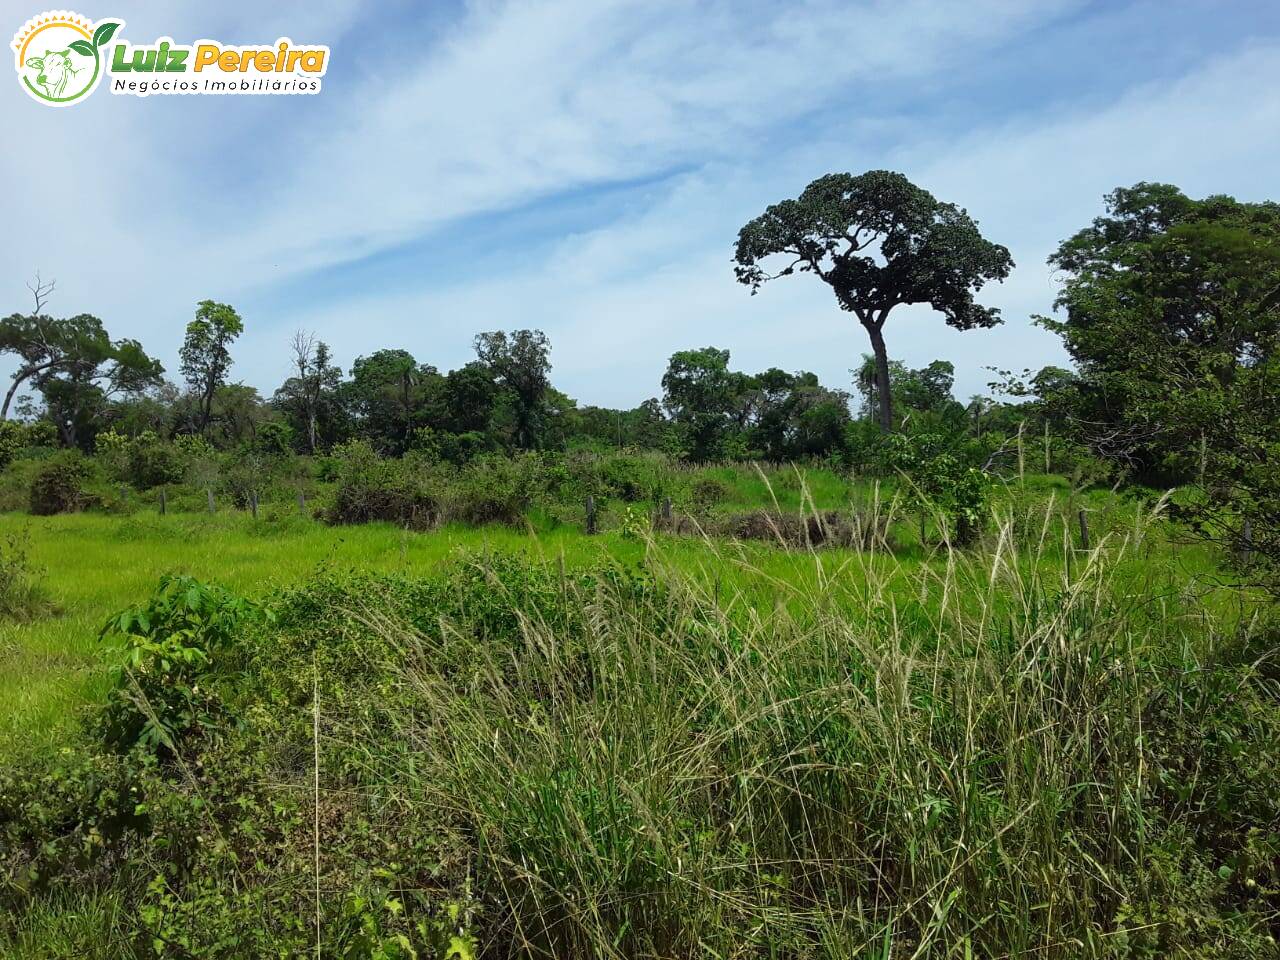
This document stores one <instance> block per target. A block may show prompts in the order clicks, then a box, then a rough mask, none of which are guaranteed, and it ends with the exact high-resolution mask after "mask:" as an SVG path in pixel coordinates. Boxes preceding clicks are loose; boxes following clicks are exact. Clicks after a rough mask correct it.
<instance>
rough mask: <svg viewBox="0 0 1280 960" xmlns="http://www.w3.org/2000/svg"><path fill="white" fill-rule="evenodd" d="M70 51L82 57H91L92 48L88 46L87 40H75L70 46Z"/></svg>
mask: <svg viewBox="0 0 1280 960" xmlns="http://www.w3.org/2000/svg"><path fill="white" fill-rule="evenodd" d="M71 49H72V50H74V51H75V52H76V53H78V54H81V55H82V56H86V57H92V56H93V47H92V46H90V45H89V41H88V40H75V41H73V42H72V44H71Z"/></svg>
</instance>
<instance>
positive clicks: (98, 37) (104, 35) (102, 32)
mask: <svg viewBox="0 0 1280 960" xmlns="http://www.w3.org/2000/svg"><path fill="white" fill-rule="evenodd" d="M119 27H120V24H118V23H104V24H103V25H102V26H100V27H98V29H97V30H95V31H93V45H94V46H95V47H100V46H102V45H103V44H104V43H106V42H107V41H108V40H110V39H111V38H112V37H113V36H114V35H115V32H116V30H117V29H119Z"/></svg>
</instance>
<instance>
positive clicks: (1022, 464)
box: [1018, 420, 1027, 483]
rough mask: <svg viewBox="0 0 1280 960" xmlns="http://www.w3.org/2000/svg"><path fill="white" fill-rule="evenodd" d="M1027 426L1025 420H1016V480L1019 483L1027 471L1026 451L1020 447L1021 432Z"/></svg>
mask: <svg viewBox="0 0 1280 960" xmlns="http://www.w3.org/2000/svg"><path fill="white" fill-rule="evenodd" d="M1026 428H1027V421H1026V420H1019V421H1018V482H1019V483H1021V482H1022V480H1023V479H1024V478H1025V477H1026V473H1027V458H1026V452H1025V451H1024V450H1023V447H1022V433H1023V431H1024V430H1026Z"/></svg>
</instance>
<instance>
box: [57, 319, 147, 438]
mask: <svg viewBox="0 0 1280 960" xmlns="http://www.w3.org/2000/svg"><path fill="white" fill-rule="evenodd" d="M63 323H65V324H68V325H70V326H72V327H73V328H74V329H75V330H76V331H77V334H76V337H75V338H74V339H75V342H76V343H77V344H78V346H77V349H76V351H75V359H74V361H73V362H69V363H64V364H59V365H57V366H53V367H49V368H47V369H45V370H44V371H42V372H41V373H39V374H37V375H36V376H35V377H34V378H33V381H32V382H33V383H34V384H35V387H36V390H37V391H38V392H39V393H40V396H41V398H43V400H44V407H45V414H46V416H47V417H48V418H49V419H50V420H52V421H53V423H54V424H55V425H56V426H57V428H58V433H59V435H60V437H61V438H62V442H63V443H64V444H65V445H66V446H68V447H77V446H79V447H84V448H86V449H88V448H89V447H90V446H91V445H92V442H93V437H94V435H95V434H96V433H97V431H98V429H99V428H100V426H101V423H102V421H103V419H104V417H105V415H106V412H107V405H108V404H109V403H110V402H111V401H112V400H115V399H120V398H136V397H139V396H141V395H142V394H143V393H144V392H145V391H147V390H149V389H151V388H153V387H157V386H159V385H160V383H161V377H162V374H163V373H164V367H163V366H161V364H160V362H159V361H158V360H154V359H152V358H151V357H149V356H147V353H146V351H145V350H143V349H142V344H140V343H138V341H136V340H128V339H125V340H115V341H113V340H111V339H109V338H108V336H107V332H106V330H105V329H104V328H103V326H102V323H101V321H99V320H98V319H97V318H96V317H91V316H89V315H87V314H82V315H80V316H78V317H72V318H71V319H70V320H67V321H63Z"/></svg>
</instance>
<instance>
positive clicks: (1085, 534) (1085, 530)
mask: <svg viewBox="0 0 1280 960" xmlns="http://www.w3.org/2000/svg"><path fill="white" fill-rule="evenodd" d="M1077 516H1078V517H1079V518H1080V549H1081V550H1088V549H1089V519H1088V517H1086V516H1085V512H1084V510H1081V511H1080V512H1079V513H1078V514H1077Z"/></svg>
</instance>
